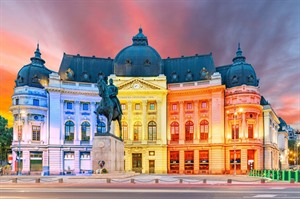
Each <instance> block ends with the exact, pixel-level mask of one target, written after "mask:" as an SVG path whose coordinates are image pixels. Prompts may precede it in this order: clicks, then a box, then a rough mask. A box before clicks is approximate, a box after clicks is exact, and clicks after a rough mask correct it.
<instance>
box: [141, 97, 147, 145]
mask: <svg viewBox="0 0 300 199" xmlns="http://www.w3.org/2000/svg"><path fill="white" fill-rule="evenodd" d="M142 106H143V110H142V111H143V112H142V125H143V126H142V129H143V131H142V143H143V142H144V141H146V143H147V140H148V135H147V133H148V123H147V100H143V101H142Z"/></svg>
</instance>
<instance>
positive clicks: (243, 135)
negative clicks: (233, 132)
mask: <svg viewBox="0 0 300 199" xmlns="http://www.w3.org/2000/svg"><path fill="white" fill-rule="evenodd" d="M245 132H246V115H245V112H243V113H242V133H241V138H242V139H245V138H246V133H245Z"/></svg>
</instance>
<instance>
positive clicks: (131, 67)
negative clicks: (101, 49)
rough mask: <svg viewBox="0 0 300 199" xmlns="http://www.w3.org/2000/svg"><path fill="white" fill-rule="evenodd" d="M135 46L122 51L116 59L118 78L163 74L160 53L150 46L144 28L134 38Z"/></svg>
mask: <svg viewBox="0 0 300 199" xmlns="http://www.w3.org/2000/svg"><path fill="white" fill-rule="evenodd" d="M132 41H133V44H132V45H131V46H128V47H126V48H124V49H123V50H121V51H120V52H119V53H118V54H117V56H116V58H115V59H114V73H115V74H116V75H117V76H128V77H151V76H158V75H159V74H162V59H161V57H160V55H159V54H158V52H157V51H156V50H155V49H154V48H152V47H151V46H149V45H148V39H147V37H146V36H145V35H144V34H143V30H142V28H140V29H139V33H138V34H137V35H136V36H134V37H133V38H132Z"/></svg>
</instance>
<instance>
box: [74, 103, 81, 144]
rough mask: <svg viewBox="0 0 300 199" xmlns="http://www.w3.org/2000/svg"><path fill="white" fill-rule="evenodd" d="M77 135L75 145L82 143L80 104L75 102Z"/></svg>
mask: <svg viewBox="0 0 300 199" xmlns="http://www.w3.org/2000/svg"><path fill="white" fill-rule="evenodd" d="M74 105H75V135H74V144H79V143H80V140H79V139H80V137H81V136H80V135H79V134H80V131H81V129H80V121H79V116H80V102H79V101H75V102H74Z"/></svg>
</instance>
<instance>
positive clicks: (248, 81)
mask: <svg viewBox="0 0 300 199" xmlns="http://www.w3.org/2000/svg"><path fill="white" fill-rule="evenodd" d="M245 60H246V58H245V57H244V56H243V52H242V50H241V48H240V44H238V50H237V52H236V57H235V58H233V59H232V61H233V64H232V65H231V67H230V68H229V69H228V71H227V75H226V86H227V88H231V87H235V86H241V85H249V86H258V82H259V80H258V79H257V77H256V73H255V70H254V68H253V67H252V66H251V64H248V63H246V62H245Z"/></svg>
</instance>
